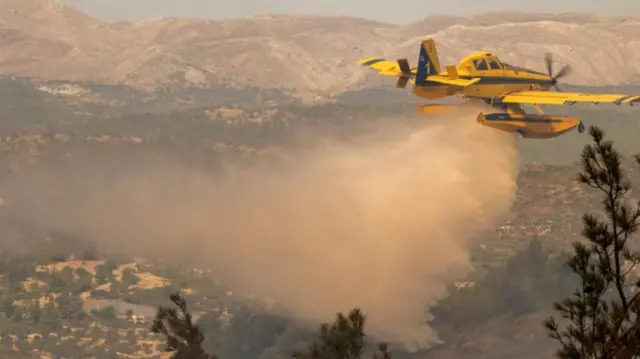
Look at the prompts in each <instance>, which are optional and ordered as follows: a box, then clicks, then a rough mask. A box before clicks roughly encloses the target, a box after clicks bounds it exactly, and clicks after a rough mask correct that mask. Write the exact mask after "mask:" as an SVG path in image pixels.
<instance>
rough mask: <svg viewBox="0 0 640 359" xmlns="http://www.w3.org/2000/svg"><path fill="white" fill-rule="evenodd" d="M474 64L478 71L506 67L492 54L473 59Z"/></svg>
mask: <svg viewBox="0 0 640 359" xmlns="http://www.w3.org/2000/svg"><path fill="white" fill-rule="evenodd" d="M473 66H474V67H475V69H476V71H487V70H502V69H504V68H505V65H504V64H503V63H502V62H501V61H500V60H498V58H497V57H495V56H492V55H488V56H486V57H482V58H477V59H475V60H473Z"/></svg>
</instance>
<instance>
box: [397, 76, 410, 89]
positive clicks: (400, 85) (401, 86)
mask: <svg viewBox="0 0 640 359" xmlns="http://www.w3.org/2000/svg"><path fill="white" fill-rule="evenodd" d="M407 83H409V78H408V77H405V76H400V77H399V78H398V82H396V88H399V89H404V88H405V87H407Z"/></svg>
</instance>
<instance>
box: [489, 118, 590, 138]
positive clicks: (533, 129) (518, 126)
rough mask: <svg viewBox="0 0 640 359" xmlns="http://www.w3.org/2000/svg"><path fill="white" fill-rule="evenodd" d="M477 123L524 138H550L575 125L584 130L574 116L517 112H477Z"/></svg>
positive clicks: (580, 130)
mask: <svg viewBox="0 0 640 359" xmlns="http://www.w3.org/2000/svg"><path fill="white" fill-rule="evenodd" d="M477 120H478V123H480V124H483V125H485V126H488V127H492V128H495V129H498V130H501V131H506V132H511V133H517V134H520V135H521V136H522V137H524V138H552V137H557V136H560V135H562V134H564V133H566V132H568V131H570V130H572V129H574V128H576V127H578V131H579V132H583V131H584V125H583V124H582V121H580V120H579V119H577V118H575V117H568V116H552V115H531V114H519V113H489V114H483V113H482V112H481V113H480V114H478V118H477Z"/></svg>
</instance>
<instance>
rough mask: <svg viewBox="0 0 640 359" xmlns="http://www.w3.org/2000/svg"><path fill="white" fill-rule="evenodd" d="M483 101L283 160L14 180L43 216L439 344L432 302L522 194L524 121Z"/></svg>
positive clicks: (109, 242) (149, 165)
mask: <svg viewBox="0 0 640 359" xmlns="http://www.w3.org/2000/svg"><path fill="white" fill-rule="evenodd" d="M476 111H477V110H471V111H469V113H464V114H462V115H458V117H457V118H454V117H451V116H450V117H448V118H441V119H439V120H433V121H429V122H422V124H421V125H419V126H406V125H404V124H401V121H398V122H395V124H394V125H386V126H382V127H381V128H380V129H379V131H378V133H376V134H375V135H372V136H367V137H364V138H361V139H358V140H354V141H353V142H349V143H339V142H337V141H331V140H324V141H320V142H321V144H318V145H316V146H314V148H312V149H308V150H305V151H296V152H293V151H287V150H284V149H283V150H281V151H279V152H278V153H277V156H276V157H277V159H278V161H276V162H275V163H277V165H276V164H274V162H273V161H270V164H268V163H267V162H266V161H265V162H264V164H263V165H258V166H253V167H239V166H235V165H233V164H228V165H227V167H226V173H225V175H224V176H222V177H220V178H216V179H214V178H212V177H210V176H209V175H206V174H205V173H203V172H200V171H198V170H196V169H193V168H189V167H187V166H184V165H181V164H180V163H174V162H171V161H168V160H167V161H153V162H151V161H149V162H143V161H140V162H139V163H138V165H137V166H131V167H127V166H124V165H123V166H113V168H107V167H102V166H101V161H100V159H97V158H96V159H93V161H86V162H74V164H73V165H71V166H59V167H58V166H51V167H48V168H49V169H48V170H42V171H41V172H39V173H35V174H33V173H32V174H30V175H29V176H26V177H21V178H16V180H15V182H13V183H10V184H7V185H5V186H4V188H2V190H3V195H4V196H5V198H8V199H9V201H10V202H11V203H12V206H13V207H14V208H15V210H16V213H17V215H18V216H20V215H22V216H24V217H25V218H27V219H28V220H30V221H33V223H34V226H36V227H40V228H46V229H50V228H53V229H57V230H63V231H67V232H70V233H73V234H77V235H83V236H86V237H87V238H91V239H94V240H98V241H99V242H100V243H102V244H103V245H105V246H109V247H111V248H115V249H119V250H123V249H126V250H128V251H130V252H131V253H134V254H140V253H142V254H144V255H146V256H162V257H165V258H169V259H172V260H175V261H183V263H188V264H192V265H194V266H195V265H198V266H202V265H206V266H211V267H212V268H213V269H215V270H216V271H217V272H218V275H219V276H220V278H221V279H222V280H224V281H226V282H227V283H230V284H231V285H232V286H233V287H234V288H235V290H237V291H240V292H245V293H248V292H250V293H254V294H256V295H258V296H261V297H263V298H267V297H268V298H271V299H273V300H274V301H276V302H277V303H279V304H280V305H282V306H283V307H284V308H285V309H286V310H287V311H288V312H289V313H290V315H291V316H293V317H295V318H299V319H304V320H307V321H309V322H311V323H313V324H317V323H318V322H321V321H328V320H331V318H332V317H333V316H334V315H335V313H336V312H339V311H341V312H346V311H348V310H350V309H351V308H353V307H360V308H362V310H363V311H364V313H365V314H366V315H367V316H368V332H369V334H371V335H373V336H374V337H376V338H378V339H382V340H386V341H389V342H394V343H400V344H404V345H406V346H407V347H409V348H417V347H426V346H429V345H432V344H434V343H436V342H437V341H438V337H437V334H436V333H435V332H434V331H433V330H432V329H431V327H430V326H429V325H428V321H429V319H430V318H429V314H428V312H427V309H428V308H430V307H431V306H433V305H434V304H435V303H436V301H437V300H439V299H441V298H443V297H444V296H446V294H447V289H446V286H447V285H449V284H451V283H452V281H454V280H460V279H462V278H463V277H464V275H465V274H466V273H467V272H468V271H469V270H470V249H469V248H470V245H471V244H473V241H474V234H476V233H478V232H480V231H483V230H486V229H490V228H492V226H494V225H495V224H496V221H498V220H500V219H501V216H502V215H504V214H505V213H506V212H507V211H508V209H509V206H510V204H511V202H512V201H513V200H514V195H515V177H516V172H517V166H516V162H517V161H516V151H515V148H514V143H513V136H511V135H509V134H505V133H502V132H499V131H496V130H492V129H489V128H485V127H483V126H480V125H478V124H477V123H476V122H475V120H474V118H473V114H475V113H477V112H476ZM391 123H394V122H391ZM404 123H406V121H404ZM105 166H106V165H105Z"/></svg>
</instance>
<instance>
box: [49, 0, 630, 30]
mask: <svg viewBox="0 0 640 359" xmlns="http://www.w3.org/2000/svg"><path fill="white" fill-rule="evenodd" d="M61 1H62V2H64V3H67V4H70V5H73V6H75V7H77V8H78V9H80V10H82V11H84V12H86V13H88V14H89V15H92V16H94V17H98V18H102V19H105V20H139V19H145V18H155V17H166V16H178V17H197V18H209V19H221V18H230V17H246V16H251V15H258V14H274V13H306V14H319V15H349V16H357V17H364V18H368V19H373V20H380V21H384V22H390V23H396V24H401V23H406V22H410V21H413V20H418V19H421V18H424V17H426V16H429V15H436V14H471V13H480V12H490V11H512V10H515V11H535V12H567V11H578V12H598V13H603V14H611V15H637V14H640V1H638V0H608V1H602V0H562V1H558V0H536V1H522V0H448V1H443V0H438V1H436V0H404V1H401V2H399V3H395V2H391V1H389V0H231V1H228V0H61Z"/></svg>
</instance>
